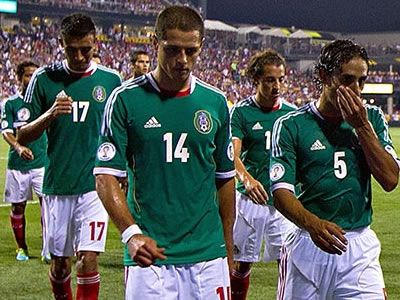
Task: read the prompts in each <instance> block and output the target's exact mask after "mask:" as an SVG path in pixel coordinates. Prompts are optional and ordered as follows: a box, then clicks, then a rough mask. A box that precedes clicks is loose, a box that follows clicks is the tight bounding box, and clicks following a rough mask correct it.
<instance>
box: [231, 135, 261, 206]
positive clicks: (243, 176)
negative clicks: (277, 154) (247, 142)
mask: <svg viewBox="0 0 400 300" xmlns="http://www.w3.org/2000/svg"><path fill="white" fill-rule="evenodd" d="M232 143H233V149H234V162H235V169H236V177H237V179H238V180H240V181H241V182H243V184H244V187H245V188H246V193H247V195H248V196H249V198H250V199H251V200H252V201H253V202H254V203H257V204H266V203H267V200H268V194H267V192H266V191H265V189H264V187H263V185H262V184H261V183H260V182H259V181H258V180H256V179H254V178H253V176H251V175H250V173H249V172H247V170H246V167H245V166H244V164H243V162H242V160H241V159H240V154H241V152H242V140H241V139H238V138H233V139H232Z"/></svg>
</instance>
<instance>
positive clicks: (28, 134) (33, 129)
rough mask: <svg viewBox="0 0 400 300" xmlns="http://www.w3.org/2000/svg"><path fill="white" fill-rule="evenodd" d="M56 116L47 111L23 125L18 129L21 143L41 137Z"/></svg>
mask: <svg viewBox="0 0 400 300" xmlns="http://www.w3.org/2000/svg"><path fill="white" fill-rule="evenodd" d="M54 119H55V117H54V116H53V115H52V114H50V113H48V112H46V113H44V114H43V115H41V116H40V117H39V118H37V119H36V120H34V121H32V122H30V123H28V124H26V125H23V126H22V127H20V128H19V129H18V130H17V140H18V142H19V143H20V144H22V145H26V144H28V143H30V142H33V141H34V140H37V139H38V138H40V137H41V136H42V134H43V132H44V131H45V130H46V129H47V128H48V127H49V126H50V124H51V122H53V120H54Z"/></svg>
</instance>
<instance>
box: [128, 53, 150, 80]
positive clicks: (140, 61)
mask: <svg viewBox="0 0 400 300" xmlns="http://www.w3.org/2000/svg"><path fill="white" fill-rule="evenodd" d="M132 68H133V70H132V71H133V73H134V74H135V76H136V77H138V76H142V75H143V74H146V73H148V72H149V71H150V58H149V56H148V55H146V54H139V55H138V56H137V60H136V62H135V64H134V65H133V66H132Z"/></svg>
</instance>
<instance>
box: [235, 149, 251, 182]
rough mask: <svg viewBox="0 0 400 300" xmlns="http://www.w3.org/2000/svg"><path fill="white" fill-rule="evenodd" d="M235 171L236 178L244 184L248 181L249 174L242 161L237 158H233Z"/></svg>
mask: <svg viewBox="0 0 400 300" xmlns="http://www.w3.org/2000/svg"><path fill="white" fill-rule="evenodd" d="M235 170H236V178H237V179H238V180H239V181H240V182H242V183H245V181H246V180H249V176H250V177H251V175H250V173H249V172H247V170H246V167H245V166H244V164H243V162H242V160H241V159H240V158H239V157H236V156H235Z"/></svg>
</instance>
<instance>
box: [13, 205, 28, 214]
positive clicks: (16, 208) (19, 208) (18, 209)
mask: <svg viewBox="0 0 400 300" xmlns="http://www.w3.org/2000/svg"><path fill="white" fill-rule="evenodd" d="M25 206H26V202H21V203H13V204H12V205H11V211H12V213H13V214H15V215H23V214H24V213H25Z"/></svg>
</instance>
